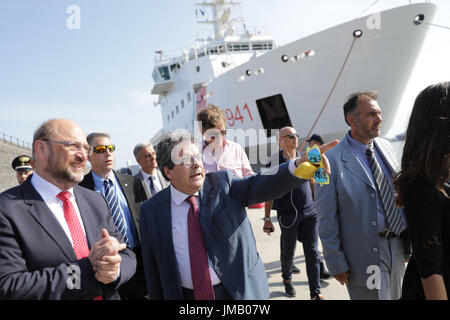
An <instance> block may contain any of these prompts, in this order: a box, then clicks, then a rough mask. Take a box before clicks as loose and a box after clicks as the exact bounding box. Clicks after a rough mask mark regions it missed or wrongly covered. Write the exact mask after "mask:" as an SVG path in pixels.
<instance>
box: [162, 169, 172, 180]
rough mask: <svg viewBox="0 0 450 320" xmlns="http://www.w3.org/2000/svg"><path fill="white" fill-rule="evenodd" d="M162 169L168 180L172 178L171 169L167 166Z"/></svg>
mask: <svg viewBox="0 0 450 320" xmlns="http://www.w3.org/2000/svg"><path fill="white" fill-rule="evenodd" d="M163 170H164V173H165V175H166V177H167V178H168V179H169V180H172V170H171V169H169V167H168V166H164V168H163Z"/></svg>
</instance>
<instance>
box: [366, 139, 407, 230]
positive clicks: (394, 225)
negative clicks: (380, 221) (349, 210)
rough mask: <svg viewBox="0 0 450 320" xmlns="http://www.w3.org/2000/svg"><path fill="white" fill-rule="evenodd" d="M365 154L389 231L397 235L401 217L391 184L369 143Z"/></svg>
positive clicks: (400, 226)
mask: <svg viewBox="0 0 450 320" xmlns="http://www.w3.org/2000/svg"><path fill="white" fill-rule="evenodd" d="M366 155H367V158H368V160H369V166H370V169H371V170H372V173H373V176H374V178H375V181H376V183H377V185H378V190H379V191H380V195H381V200H382V202H383V206H384V212H385V213H386V218H387V221H388V225H389V231H391V232H393V233H394V234H396V235H399V234H400V232H401V230H402V218H401V216H400V211H399V210H398V208H396V207H395V204H394V195H393V193H392V189H391V186H390V185H389V182H388V180H387V178H386V176H385V175H384V174H383V171H382V170H381V167H380V164H379V163H378V161H377V159H376V158H375V154H374V153H373V147H372V146H371V145H369V146H368V147H367V150H366Z"/></svg>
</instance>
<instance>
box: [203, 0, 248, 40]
mask: <svg viewBox="0 0 450 320" xmlns="http://www.w3.org/2000/svg"><path fill="white" fill-rule="evenodd" d="M240 4H241V3H240V2H233V1H229V2H226V1H225V0H216V1H211V2H201V3H196V4H195V5H197V6H201V7H209V8H211V9H212V13H213V19H212V20H205V21H197V22H198V23H206V24H212V25H213V27H214V39H215V40H221V39H223V38H225V37H226V36H231V35H233V33H234V30H233V27H232V24H233V23H234V22H244V19H243V18H242V17H238V18H234V19H231V20H230V13H231V7H232V6H238V5H240Z"/></svg>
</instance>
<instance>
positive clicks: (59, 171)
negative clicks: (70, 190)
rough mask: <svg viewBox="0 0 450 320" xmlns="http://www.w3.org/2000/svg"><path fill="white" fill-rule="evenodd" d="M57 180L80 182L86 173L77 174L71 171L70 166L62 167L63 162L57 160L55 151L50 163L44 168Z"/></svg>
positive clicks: (50, 157)
mask: <svg viewBox="0 0 450 320" xmlns="http://www.w3.org/2000/svg"><path fill="white" fill-rule="evenodd" d="M44 170H45V171H46V172H47V173H48V174H49V175H50V176H52V177H53V178H54V179H55V180H57V181H61V182H68V183H79V182H81V181H83V178H84V174H83V172H82V173H80V174H76V173H74V172H72V171H70V168H69V167H68V166H64V167H62V165H61V163H60V162H58V161H57V159H56V158H55V155H54V153H51V154H50V156H49V159H48V164H47V166H46V168H45V169H44Z"/></svg>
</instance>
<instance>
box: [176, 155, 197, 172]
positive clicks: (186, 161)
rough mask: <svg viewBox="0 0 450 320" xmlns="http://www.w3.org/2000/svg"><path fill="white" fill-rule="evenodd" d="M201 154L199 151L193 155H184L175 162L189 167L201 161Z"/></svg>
mask: <svg viewBox="0 0 450 320" xmlns="http://www.w3.org/2000/svg"><path fill="white" fill-rule="evenodd" d="M202 161H203V156H202V154H201V153H199V154H197V155H195V156H186V157H182V158H181V159H180V161H177V162H176V163H175V164H183V165H184V166H185V167H186V168H191V167H192V166H193V165H194V164H196V163H202Z"/></svg>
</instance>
